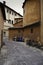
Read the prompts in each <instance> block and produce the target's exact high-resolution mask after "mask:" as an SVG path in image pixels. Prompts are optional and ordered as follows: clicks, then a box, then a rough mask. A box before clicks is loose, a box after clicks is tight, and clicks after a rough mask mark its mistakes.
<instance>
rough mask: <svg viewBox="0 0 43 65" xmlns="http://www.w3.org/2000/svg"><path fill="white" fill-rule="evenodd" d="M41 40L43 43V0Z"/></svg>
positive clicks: (42, 0) (42, 7)
mask: <svg viewBox="0 0 43 65" xmlns="http://www.w3.org/2000/svg"><path fill="white" fill-rule="evenodd" d="M41 42H42V43H43V0H41Z"/></svg>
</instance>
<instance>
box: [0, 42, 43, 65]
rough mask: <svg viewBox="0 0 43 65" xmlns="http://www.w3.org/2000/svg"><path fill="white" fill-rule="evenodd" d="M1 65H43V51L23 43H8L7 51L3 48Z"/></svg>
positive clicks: (0, 57)
mask: <svg viewBox="0 0 43 65" xmlns="http://www.w3.org/2000/svg"><path fill="white" fill-rule="evenodd" d="M3 51H4V53H3ZM0 65H43V51H41V50H39V49H36V48H32V47H28V46H26V45H24V44H23V43H18V42H13V41H6V47H5V50H4V48H3V50H2V51H1V55H0Z"/></svg>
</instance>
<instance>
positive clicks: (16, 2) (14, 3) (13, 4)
mask: <svg viewBox="0 0 43 65" xmlns="http://www.w3.org/2000/svg"><path fill="white" fill-rule="evenodd" d="M3 1H6V5H7V6H9V7H10V8H12V9H14V10H15V11H17V12H18V13H20V14H21V15H23V8H22V5H23V2H24V0H0V2H3Z"/></svg>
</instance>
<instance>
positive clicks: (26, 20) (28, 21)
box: [9, 0, 43, 45]
mask: <svg viewBox="0 0 43 65" xmlns="http://www.w3.org/2000/svg"><path fill="white" fill-rule="evenodd" d="M19 24H20V23H19ZM18 29H19V30H21V31H22V32H21V34H22V36H23V37H24V38H28V39H29V40H34V41H38V42H41V44H42V45H43V0H25V2H24V3H23V27H22V28H20V27H19V28H17V29H9V31H12V30H13V31H15V30H16V31H17V30H18ZM11 34H12V35H13V36H12V37H11ZM16 35H17V34H16ZM13 37H14V34H13V33H12V32H11V33H10V38H12V39H13Z"/></svg>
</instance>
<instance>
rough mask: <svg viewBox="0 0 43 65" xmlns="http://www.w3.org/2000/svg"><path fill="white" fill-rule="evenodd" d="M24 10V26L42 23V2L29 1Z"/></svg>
mask: <svg viewBox="0 0 43 65" xmlns="http://www.w3.org/2000/svg"><path fill="white" fill-rule="evenodd" d="M23 10H24V16H23V25H24V26H27V25H30V24H32V23H35V22H38V21H40V0H27V1H26V3H25V6H24V8H23Z"/></svg>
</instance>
